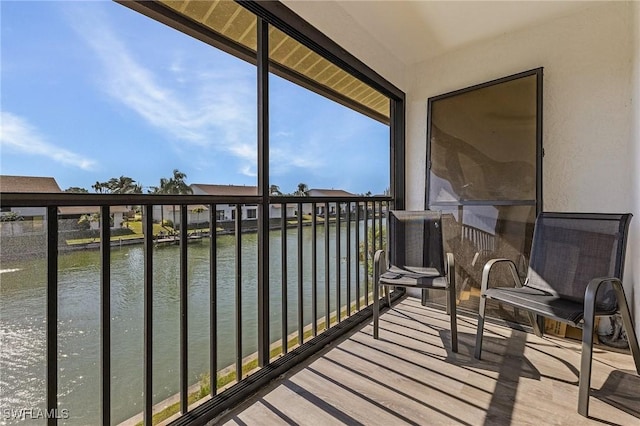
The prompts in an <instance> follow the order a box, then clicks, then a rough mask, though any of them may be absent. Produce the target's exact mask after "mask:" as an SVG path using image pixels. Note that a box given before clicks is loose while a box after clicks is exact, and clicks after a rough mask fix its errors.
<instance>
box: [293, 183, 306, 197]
mask: <svg viewBox="0 0 640 426" xmlns="http://www.w3.org/2000/svg"><path fill="white" fill-rule="evenodd" d="M308 190H309V187H308V186H307V184H306V183H302V182H301V183H299V184H298V189H297V190H296V192H294V193H293V195H297V196H299V197H304V196H306V195H307V191H308Z"/></svg>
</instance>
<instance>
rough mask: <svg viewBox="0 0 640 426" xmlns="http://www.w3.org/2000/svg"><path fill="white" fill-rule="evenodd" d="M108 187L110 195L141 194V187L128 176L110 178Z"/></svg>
mask: <svg viewBox="0 0 640 426" xmlns="http://www.w3.org/2000/svg"><path fill="white" fill-rule="evenodd" d="M108 185H109V188H110V189H111V193H112V194H142V186H141V185H139V184H136V181H135V180H133V179H131V178H130V177H128V176H120V177H119V178H111V179H109V182H108Z"/></svg>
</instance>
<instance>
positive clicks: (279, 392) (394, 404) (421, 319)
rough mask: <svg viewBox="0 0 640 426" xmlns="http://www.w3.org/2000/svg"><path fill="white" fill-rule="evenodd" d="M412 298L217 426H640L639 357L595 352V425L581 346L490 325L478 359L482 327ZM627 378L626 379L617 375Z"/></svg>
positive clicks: (344, 340) (593, 386) (333, 347)
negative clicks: (585, 408)
mask: <svg viewBox="0 0 640 426" xmlns="http://www.w3.org/2000/svg"><path fill="white" fill-rule="evenodd" d="M458 324H459V346H460V351H459V353H458V354H454V353H452V352H451V351H450V350H449V349H448V348H449V347H450V343H449V325H448V317H447V316H446V315H445V314H444V313H443V312H441V311H438V310H433V309H429V308H425V307H423V306H421V305H420V303H419V301H418V300H416V299H412V298H408V299H405V300H403V301H402V302H400V303H399V304H398V305H396V306H395V307H394V308H393V309H392V310H389V311H386V312H385V313H384V314H383V315H382V317H381V329H380V340H374V339H373V337H372V326H371V323H369V324H367V325H365V326H363V327H362V328H360V329H358V330H357V331H356V332H354V333H353V334H351V335H350V336H348V337H347V338H346V339H343V340H342V341H340V342H337V343H334V344H333V345H331V346H330V347H328V348H327V349H326V350H324V351H323V352H322V353H320V354H318V355H316V356H314V357H313V358H312V359H311V360H310V361H309V362H307V363H305V364H304V365H302V366H299V368H297V369H296V370H294V371H291V372H289V373H288V374H287V375H286V377H282V378H280V379H279V380H277V381H275V382H274V383H273V384H272V385H271V386H270V387H269V389H266V390H265V391H263V392H261V393H260V394H258V395H256V396H255V397H253V398H251V399H249V400H247V402H246V403H245V404H243V407H239V408H238V409H236V410H234V411H233V412H231V413H228V414H227V415H226V416H224V417H222V418H221V419H219V420H218V423H224V424H228V425H271V424H274V425H275V424H301V425H334V424H349V425H357V424H365V425H400V424H413V425H415V424H418V425H438V424H440V425H443V424H447V425H451V424H462V425H508V424H513V425H537V426H542V425H552V424H555V425H583V424H603V423H604V424H621V425H640V377H638V376H636V375H634V374H633V373H634V370H633V360H632V358H631V355H628V354H622V353H616V352H611V351H604V350H601V349H596V350H595V351H594V362H593V378H592V383H591V387H592V393H591V399H590V404H591V406H590V415H591V418H590V419H585V418H584V417H582V416H580V415H578V414H577V412H576V407H577V401H578V371H579V362H580V344H579V343H578V342H573V341H567V340H563V339H558V338H554V337H545V338H543V339H540V338H538V337H536V336H535V335H533V334H529V333H525V332H521V331H517V330H512V329H510V328H503V327H500V326H495V325H488V326H487V330H486V332H485V344H484V351H483V360H482V361H478V360H476V359H474V358H473V349H474V343H475V332H476V323H475V320H473V319H469V318H466V317H459V320H458ZM618 369H621V370H622V371H620V370H618Z"/></svg>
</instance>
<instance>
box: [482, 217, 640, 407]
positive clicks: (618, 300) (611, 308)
mask: <svg viewBox="0 0 640 426" xmlns="http://www.w3.org/2000/svg"><path fill="white" fill-rule="evenodd" d="M630 221H631V214H598V213H541V214H539V215H538V217H537V219H536V223H535V228H534V234H533V242H532V246H531V261H530V262H529V270H528V273H527V278H526V280H525V282H524V284H523V285H522V284H521V283H520V280H519V278H518V272H517V269H516V266H515V265H514V264H513V262H511V261H510V260H508V259H493V260H490V261H488V262H487V263H486V265H485V267H484V270H483V273H482V284H481V298H480V307H479V315H478V331H477V336H476V348H475V357H476V358H478V359H480V355H481V352H482V335H483V328H484V317H485V307H486V303H487V302H486V300H487V299H492V300H496V301H499V302H502V303H506V304H508V305H511V306H513V307H514V308H516V309H522V310H525V311H527V312H528V313H529V314H530V316H531V322H532V325H533V329H534V332H535V333H536V334H537V335H538V336H542V330H541V327H540V325H539V323H538V321H537V316H538V315H540V316H541V317H546V318H551V319H553V320H556V321H560V322H563V323H566V324H568V325H570V326H572V327H578V328H581V329H582V358H581V362H580V383H579V386H578V413H580V414H581V415H583V416H585V417H587V416H588V411H589V391H590V385H591V363H592V359H591V357H592V353H593V333H594V322H595V316H599V315H613V314H616V313H620V314H621V316H622V320H623V324H624V328H625V330H626V333H627V337H628V340H629V347H630V349H631V353H632V355H633V360H634V362H635V365H636V371H637V373H638V374H640V350H639V349H638V340H637V336H636V334H635V331H634V329H633V322H632V320H631V315H630V314H629V307H628V305H627V300H626V298H625V294H624V289H623V287H622V272H623V270H624V258H625V248H626V240H627V232H628V229H629V222H630ZM503 262H504V263H506V265H508V267H509V269H510V271H511V275H512V276H513V280H514V283H515V287H493V288H489V274H490V272H491V268H493V267H494V266H495V265H497V264H499V263H503Z"/></svg>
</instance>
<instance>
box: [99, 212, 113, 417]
mask: <svg viewBox="0 0 640 426" xmlns="http://www.w3.org/2000/svg"><path fill="white" fill-rule="evenodd" d="M110 221H111V218H110V211H109V206H101V207H100V260H101V261H100V263H101V265H100V271H101V273H100V334H101V337H102V340H101V342H100V367H101V368H100V370H101V373H102V378H101V381H102V388H101V393H102V424H103V425H109V424H111V229H110V228H111V223H110Z"/></svg>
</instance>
